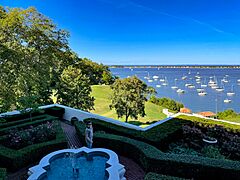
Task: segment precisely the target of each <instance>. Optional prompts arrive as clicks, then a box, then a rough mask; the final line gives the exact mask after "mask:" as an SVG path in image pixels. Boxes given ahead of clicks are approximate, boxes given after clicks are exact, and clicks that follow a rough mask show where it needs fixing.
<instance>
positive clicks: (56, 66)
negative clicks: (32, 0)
mask: <svg viewBox="0 0 240 180" xmlns="http://www.w3.org/2000/svg"><path fill="white" fill-rule="evenodd" d="M68 38H69V33H68V32H67V31H65V30H62V29H58V28H57V26H56V25H55V24H54V23H53V21H52V20H51V19H49V18H48V17H46V16H44V15H43V14H41V13H39V12H38V11H37V10H36V9H35V8H33V7H30V8H28V9H21V8H4V7H2V6H0V112H5V111H9V110H12V109H16V108H17V109H21V108H23V105H22V104H23V103H21V102H23V98H26V99H27V101H28V102H32V101H30V100H29V98H31V97H32V99H34V101H35V102H36V103H37V104H39V105H44V104H51V103H53V101H52V95H53V94H54V95H55V96H56V97H57V102H58V103H62V104H65V105H69V106H72V107H75V108H80V109H83V110H90V109H93V105H94V98H93V97H91V96H90V93H91V85H94V84H112V83H113V82H114V80H115V77H114V76H113V75H112V74H111V72H110V70H109V68H108V67H107V66H105V65H103V64H98V63H95V62H92V61H91V60H89V59H86V58H84V59H82V58H79V57H78V56H77V54H76V53H74V52H73V51H72V50H71V49H70V47H69V42H68ZM19 99H21V101H19Z"/></svg>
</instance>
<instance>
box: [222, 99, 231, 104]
mask: <svg viewBox="0 0 240 180" xmlns="http://www.w3.org/2000/svg"><path fill="white" fill-rule="evenodd" d="M223 102H224V103H231V102H232V100H231V99H224V100H223Z"/></svg>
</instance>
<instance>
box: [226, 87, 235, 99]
mask: <svg viewBox="0 0 240 180" xmlns="http://www.w3.org/2000/svg"><path fill="white" fill-rule="evenodd" d="M233 95H235V92H234V91H233V85H232V90H231V91H230V92H228V93H227V96H233Z"/></svg>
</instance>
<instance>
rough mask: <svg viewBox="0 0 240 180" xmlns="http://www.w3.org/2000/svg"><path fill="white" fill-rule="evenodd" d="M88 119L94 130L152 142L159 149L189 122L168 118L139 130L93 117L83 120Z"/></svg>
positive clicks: (180, 132)
mask: <svg viewBox="0 0 240 180" xmlns="http://www.w3.org/2000/svg"><path fill="white" fill-rule="evenodd" d="M88 120H90V121H92V123H93V127H94V131H105V132H107V133H110V134H117V135H121V136H127V137H130V138H133V139H137V140H140V141H144V142H146V143H149V144H152V145H154V146H156V147H159V148H161V149H163V147H165V146H166V144H167V143H168V142H169V141H172V140H173V139H175V138H176V137H180V136H181V135H182V125H183V124H190V123H191V122H189V121H184V120H181V121H180V120H178V121H176V120H169V121H167V122H165V123H163V124H160V125H158V126H155V127H153V128H151V129H149V130H147V131H139V130H135V129H130V128H125V127H123V126H120V125H116V124H113V123H108V122H105V121H101V120H98V119H93V118H89V119H85V120H84V121H88Z"/></svg>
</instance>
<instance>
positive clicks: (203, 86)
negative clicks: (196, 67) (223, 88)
mask: <svg viewBox="0 0 240 180" xmlns="http://www.w3.org/2000/svg"><path fill="white" fill-rule="evenodd" d="M201 87H202V88H205V87H207V85H206V78H205V79H204V84H201Z"/></svg>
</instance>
